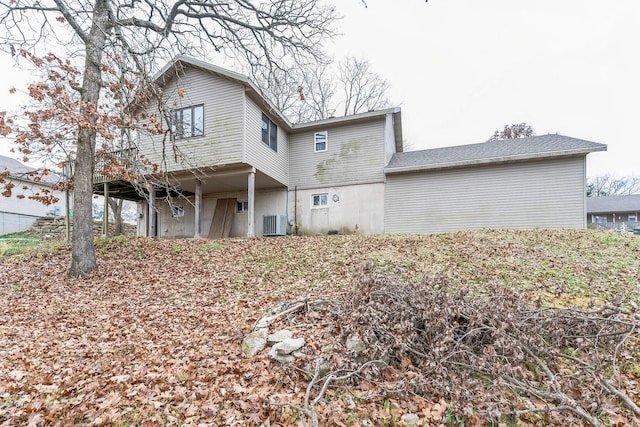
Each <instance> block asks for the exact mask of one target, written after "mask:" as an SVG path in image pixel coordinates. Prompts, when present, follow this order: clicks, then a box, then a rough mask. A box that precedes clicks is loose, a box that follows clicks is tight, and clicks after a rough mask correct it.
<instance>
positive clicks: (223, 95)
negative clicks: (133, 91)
mask: <svg viewBox="0 0 640 427" xmlns="http://www.w3.org/2000/svg"><path fill="white" fill-rule="evenodd" d="M180 89H181V90H183V91H184V96H183V97H179V96H178V94H177V93H178V90H180ZM163 90H164V93H165V102H166V105H167V106H168V107H170V108H182V107H188V106H195V105H200V104H203V105H204V135H203V136H196V137H191V138H185V139H181V140H177V141H176V146H175V150H174V147H172V145H171V143H170V141H169V137H168V134H167V139H166V141H165V143H164V147H163V142H162V139H163V136H162V135H154V136H148V135H147V136H145V137H141V147H142V149H141V151H142V152H144V153H145V154H146V155H147V157H148V158H149V159H150V160H151V161H152V162H156V163H158V162H160V161H161V160H162V153H163V151H164V152H165V153H166V156H165V157H166V160H167V170H169V171H172V170H184V169H191V168H194V167H203V166H215V165H222V164H230V163H238V162H240V161H241V159H242V153H243V148H242V130H243V122H244V102H243V98H244V88H243V86H242V85H241V84H238V83H235V82H232V81H230V80H227V79H224V78H221V77H218V76H215V75H213V74H211V73H208V72H206V71H203V70H200V69H197V68H188V69H187V70H185V72H184V74H182V75H181V76H180V77H175V78H174V79H173V80H172V81H171V82H170V83H169V84H168V85H167V86H165V87H164V88H163ZM151 111H152V112H153V109H152V110H151ZM156 111H157V107H156ZM167 127H168V123H166V121H164V122H163V129H167Z"/></svg>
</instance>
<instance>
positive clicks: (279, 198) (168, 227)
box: [138, 189, 287, 238]
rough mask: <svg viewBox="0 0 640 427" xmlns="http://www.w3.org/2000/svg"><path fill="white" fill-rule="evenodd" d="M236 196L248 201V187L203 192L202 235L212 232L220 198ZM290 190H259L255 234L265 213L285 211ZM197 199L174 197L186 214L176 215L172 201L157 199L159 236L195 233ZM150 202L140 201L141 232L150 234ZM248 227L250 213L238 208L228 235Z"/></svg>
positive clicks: (242, 233)
mask: <svg viewBox="0 0 640 427" xmlns="http://www.w3.org/2000/svg"><path fill="white" fill-rule="evenodd" d="M228 198H235V199H237V201H238V202H242V201H247V199H248V195H247V192H246V191H243V192H234V193H218V194H204V195H203V196H202V217H201V225H200V229H201V231H202V233H201V234H202V237H206V236H207V235H208V234H209V228H210V227H211V220H212V219H213V214H214V212H215V208H216V204H217V202H218V199H228ZM286 203H287V192H286V190H285V189H276V190H268V191H260V192H256V195H255V205H254V208H255V216H254V218H255V219H254V224H255V233H256V236H262V231H263V230H262V216H263V215H286V210H287V205H286ZM193 204H194V200H193V198H190V199H189V201H186V200H175V201H174V202H173V206H180V207H182V208H183V210H184V216H182V217H174V216H173V215H172V209H171V206H170V205H169V203H167V202H166V201H162V200H158V201H157V202H156V207H157V209H158V237H167V238H185V237H186V238H190V237H193V236H194V234H195V222H194V221H195V207H194V206H193ZM147 210H148V209H147V205H146V203H140V204H138V212H139V213H142V214H143V218H142V219H140V220H139V226H138V230H139V231H138V235H141V236H146V235H147V234H148V232H147V230H148V225H147V219H146V218H147V216H148V215H147ZM247 230H248V213H247V212H235V213H234V215H233V220H232V223H231V232H230V233H229V237H245V236H246V235H247Z"/></svg>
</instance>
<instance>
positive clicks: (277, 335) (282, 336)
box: [267, 329, 293, 345]
mask: <svg viewBox="0 0 640 427" xmlns="http://www.w3.org/2000/svg"><path fill="white" fill-rule="evenodd" d="M291 337H293V332H291V331H289V330H287V329H281V330H279V331H276V332H274V333H272V334H271V335H269V336H268V337H267V344H269V345H274V344H276V343H279V342H282V341H284V340H286V339H289V338H291Z"/></svg>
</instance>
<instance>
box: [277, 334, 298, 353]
mask: <svg viewBox="0 0 640 427" xmlns="http://www.w3.org/2000/svg"><path fill="white" fill-rule="evenodd" d="M303 346H304V338H288V339H286V340H284V341H282V342H279V343H277V344H275V345H274V346H273V347H272V348H271V350H272V351H274V352H275V353H276V354H291V353H293V352H294V351H296V350H300V349H301V348H302V347H303Z"/></svg>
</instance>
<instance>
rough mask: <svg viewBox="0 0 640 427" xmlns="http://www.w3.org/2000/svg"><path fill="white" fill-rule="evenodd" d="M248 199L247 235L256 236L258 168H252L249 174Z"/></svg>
mask: <svg viewBox="0 0 640 427" xmlns="http://www.w3.org/2000/svg"><path fill="white" fill-rule="evenodd" d="M248 175H249V176H248V185H247V186H248V191H247V192H248V193H249V194H248V199H247V237H255V235H256V229H255V218H254V215H255V211H254V205H255V191H256V169H255V168H251V172H249V174H248Z"/></svg>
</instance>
